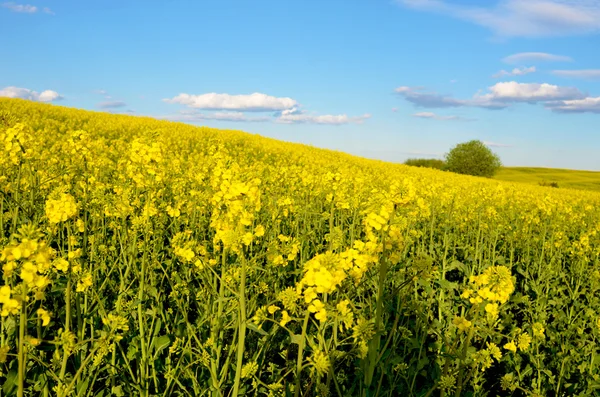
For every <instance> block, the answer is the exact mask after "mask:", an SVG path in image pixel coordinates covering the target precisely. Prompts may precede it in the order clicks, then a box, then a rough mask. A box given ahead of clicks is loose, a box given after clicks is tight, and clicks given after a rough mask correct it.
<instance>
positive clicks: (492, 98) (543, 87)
mask: <svg viewBox="0 0 600 397" xmlns="http://www.w3.org/2000/svg"><path fill="white" fill-rule="evenodd" d="M396 93H398V94H399V95H401V96H402V97H404V98H405V99H406V100H407V101H409V102H411V103H413V104H415V105H416V106H419V107H424V108H449V107H479V108H486V109H504V108H506V107H509V106H510V105H511V104H513V103H545V104H547V105H548V107H551V106H550V105H549V104H550V103H554V102H557V101H563V102H568V101H573V100H581V99H585V98H586V95H585V94H584V93H582V92H581V91H579V90H578V89H577V88H574V87H562V86H557V85H553V84H547V83H542V84H540V83H518V82H516V81H507V82H501V83H496V84H494V85H493V86H491V87H488V89H487V91H486V92H484V93H482V92H478V93H476V94H475V95H473V97H471V98H470V99H458V98H454V97H451V96H447V95H440V94H437V93H429V92H424V91H423V89H422V88H411V87H406V86H402V87H398V88H397V89H396ZM417 114H418V115H419V116H416V115H415V116H416V117H423V118H435V117H434V114H433V113H430V112H421V113H417Z"/></svg>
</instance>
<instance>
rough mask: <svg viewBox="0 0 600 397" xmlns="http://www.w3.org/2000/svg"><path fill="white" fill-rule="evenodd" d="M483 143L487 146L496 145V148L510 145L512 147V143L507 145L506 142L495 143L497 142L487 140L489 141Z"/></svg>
mask: <svg viewBox="0 0 600 397" xmlns="http://www.w3.org/2000/svg"><path fill="white" fill-rule="evenodd" d="M483 144H484V145H486V146H489V147H497V148H510V147H514V145H508V144H506V143H497V142H489V141H484V142H483Z"/></svg>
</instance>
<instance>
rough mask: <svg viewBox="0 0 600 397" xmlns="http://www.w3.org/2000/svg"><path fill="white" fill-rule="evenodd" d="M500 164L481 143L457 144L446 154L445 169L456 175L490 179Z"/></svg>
mask: <svg viewBox="0 0 600 397" xmlns="http://www.w3.org/2000/svg"><path fill="white" fill-rule="evenodd" d="M501 166H502V162H501V161H500V158H499V157H498V155H496V154H495V153H494V152H492V151H491V150H490V149H489V148H488V147H487V146H486V145H485V144H484V143H483V142H481V141H477V140H473V141H469V142H465V143H459V144H458V145H456V146H455V147H454V148H452V150H450V152H449V153H448V154H446V167H445V168H446V169H447V170H448V171H452V172H456V173H458V174H465V175H474V176H483V177H486V178H491V177H492V176H494V174H495V173H496V172H497V171H498V169H500V167H501Z"/></svg>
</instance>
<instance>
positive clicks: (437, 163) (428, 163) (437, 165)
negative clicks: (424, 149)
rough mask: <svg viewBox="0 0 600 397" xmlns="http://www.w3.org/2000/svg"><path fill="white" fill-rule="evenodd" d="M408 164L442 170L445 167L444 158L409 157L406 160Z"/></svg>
mask: <svg viewBox="0 0 600 397" xmlns="http://www.w3.org/2000/svg"><path fill="white" fill-rule="evenodd" d="M404 164H406V165H410V166H413V167H425V168H434V169H436V170H441V169H443V168H444V160H440V159H408V160H406V161H405V162H404Z"/></svg>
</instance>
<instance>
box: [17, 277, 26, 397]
mask: <svg viewBox="0 0 600 397" xmlns="http://www.w3.org/2000/svg"><path fill="white" fill-rule="evenodd" d="M22 289H23V303H22V304H21V316H20V317H21V318H20V321H19V350H18V361H19V363H18V382H19V385H18V389H17V397H23V395H24V392H25V345H24V342H25V330H26V328H27V302H26V297H27V286H26V285H25V284H23V288H22Z"/></svg>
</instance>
